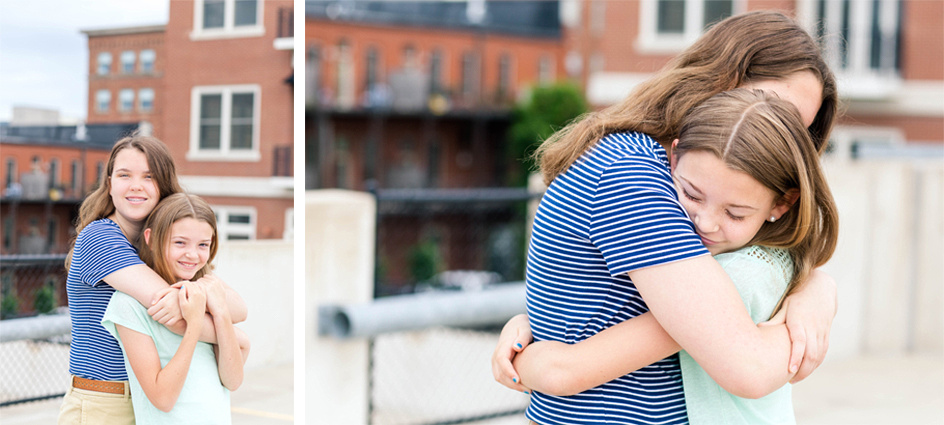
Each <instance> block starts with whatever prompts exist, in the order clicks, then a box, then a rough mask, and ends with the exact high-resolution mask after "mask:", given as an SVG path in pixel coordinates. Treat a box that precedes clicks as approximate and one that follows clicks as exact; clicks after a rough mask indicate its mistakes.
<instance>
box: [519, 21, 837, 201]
mask: <svg viewBox="0 0 944 425" xmlns="http://www.w3.org/2000/svg"><path fill="white" fill-rule="evenodd" d="M800 71H810V72H812V73H813V74H815V75H816V76H817V77H818V78H819V79H820V81H821V82H822V83H823V99H822V104H821V105H820V108H819V111H818V112H817V114H816V118H815V119H814V121H813V123H812V124H811V125H810V127H809V129H808V130H809V133H810V137H811V138H812V140H813V143H814V145H815V146H816V150H817V151H818V152H820V153H822V152H823V151H824V150H825V148H826V144H827V141H828V140H829V133H830V131H831V130H832V127H833V122H834V121H835V119H836V115H837V114H838V108H839V100H838V95H837V91H836V80H835V77H834V76H833V74H832V72H831V71H830V70H829V67H828V66H826V62H825V61H824V60H823V57H822V54H821V52H820V48H819V46H818V45H817V43H816V41H815V40H814V39H813V38H812V37H811V36H810V35H809V33H807V32H806V31H805V30H804V29H803V28H802V27H801V26H800V25H799V24H797V22H796V21H794V20H793V19H791V18H789V17H787V16H786V15H783V14H782V13H779V12H772V11H756V12H749V13H744V14H741V15H736V16H732V17H730V18H727V19H725V20H723V21H721V22H719V23H717V24H716V25H714V26H713V27H711V28H710V29H709V30H708V31H707V32H705V34H703V35H702V36H701V37H700V38H699V39H698V40H697V41H696V42H695V43H694V44H692V45H691V46H690V47H689V48H687V49H685V51H684V52H682V53H681V54H679V55H678V56H677V57H676V58H675V59H674V60H672V61H671V62H669V64H667V65H666V66H665V67H664V68H663V69H662V70H661V71H660V72H659V73H658V74H656V75H655V76H653V77H652V78H650V79H649V80H647V81H646V82H644V83H642V84H641V85H639V86H638V87H636V89H634V90H633V92H632V93H631V94H630V95H629V96H628V97H626V99H624V100H623V101H622V102H620V103H618V104H615V105H612V106H609V107H607V108H605V109H603V110H600V111H597V112H591V113H589V114H586V115H584V116H583V117H581V118H580V119H578V120H577V121H574V122H572V123H571V124H569V125H568V126H566V127H564V128H563V129H561V130H560V131H558V132H557V133H555V134H553V135H552V136H551V137H549V138H548V139H547V140H545V141H544V143H543V144H541V146H540V147H539V148H538V149H537V150H536V151H535V153H534V157H535V160H536V162H537V163H538V164H539V166H540V169H541V173H542V174H543V176H544V182H545V183H546V184H550V183H551V181H552V180H554V178H555V177H557V176H558V175H560V174H561V173H563V172H564V171H566V170H567V168H569V167H570V165H571V164H573V163H574V161H576V160H577V159H578V158H579V157H580V156H581V155H583V153H584V152H586V151H587V150H588V149H589V148H590V147H592V146H593V145H594V144H596V142H597V140H599V139H600V138H601V137H603V136H604V135H606V134H608V133H614V132H620V131H638V132H641V133H645V134H648V135H649V136H652V137H653V138H654V139H656V140H657V141H658V142H659V143H661V144H662V145H663V146H666V147H668V145H669V144H670V143H671V142H672V140H674V139H676V138H677V137H678V134H679V128H680V126H681V123H682V119H683V118H684V117H685V116H686V115H687V114H688V113H689V111H691V110H692V109H693V108H695V106H697V105H699V104H701V103H702V102H704V101H705V100H707V99H708V98H710V97H711V96H714V95H715V94H718V93H721V92H723V91H727V90H731V89H733V88H736V87H739V86H741V85H743V84H745V83H750V82H759V81H764V80H778V79H782V78H785V77H787V76H790V75H792V74H794V73H796V72H800Z"/></svg>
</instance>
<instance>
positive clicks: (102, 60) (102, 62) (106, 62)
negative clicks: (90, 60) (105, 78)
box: [95, 52, 111, 75]
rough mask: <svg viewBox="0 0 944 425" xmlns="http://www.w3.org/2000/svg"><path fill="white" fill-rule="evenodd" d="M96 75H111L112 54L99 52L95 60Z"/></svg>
mask: <svg viewBox="0 0 944 425" xmlns="http://www.w3.org/2000/svg"><path fill="white" fill-rule="evenodd" d="M95 63H96V66H95V74H97V75H108V74H110V73H111V52H99V53H98V57H97V58H96V59H95Z"/></svg>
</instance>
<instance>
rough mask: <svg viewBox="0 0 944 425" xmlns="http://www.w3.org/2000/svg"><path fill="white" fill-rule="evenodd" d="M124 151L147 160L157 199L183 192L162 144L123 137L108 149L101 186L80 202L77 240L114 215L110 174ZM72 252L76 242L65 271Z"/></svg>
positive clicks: (73, 240)
mask: <svg viewBox="0 0 944 425" xmlns="http://www.w3.org/2000/svg"><path fill="white" fill-rule="evenodd" d="M124 149H137V150H138V151H140V152H141V153H143V154H144V156H145V157H146V158H147V163H148V170H149V171H150V172H151V179H152V180H154V182H155V183H156V184H157V190H158V196H159V197H160V199H163V198H164V197H166V196H168V195H171V194H174V193H178V192H183V189H181V187H180V183H178V182H177V167H176V166H174V159H173V158H172V157H171V155H170V151H168V150H167V146H165V145H164V142H161V141H160V140H158V139H157V138H155V137H151V136H142V135H139V134H133V135H131V136H128V137H124V138H122V139H121V140H118V141H117V142H115V146H113V147H112V148H111V155H110V156H109V157H108V166H107V167H105V169H104V170H102V175H101V176H99V181H100V182H101V184H99V185H98V188H96V189H95V191H93V192H92V193H91V194H89V195H88V196H87V197H86V198H85V200H84V201H82V206H80V207H79V216H78V218H76V221H75V234H76V236H78V234H79V233H81V232H82V229H84V228H85V226H88V225H89V223H91V222H93V221H95V220H99V219H102V218H105V217H108V216H110V215H111V214H112V213H114V212H115V203H114V202H113V201H112V199H111V174H112V172H114V170H115V158H116V157H117V156H118V152H121V151H122V150H124ZM74 249H75V238H73V239H72V247H71V248H69V255H68V256H67V257H66V268H67V269H68V268H69V265H70V263H71V262H72V251H73V250H74Z"/></svg>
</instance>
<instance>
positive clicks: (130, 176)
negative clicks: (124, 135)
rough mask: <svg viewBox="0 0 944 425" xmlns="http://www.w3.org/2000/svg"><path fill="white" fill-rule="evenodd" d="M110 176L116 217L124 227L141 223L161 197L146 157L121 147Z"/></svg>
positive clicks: (134, 226)
mask: <svg viewBox="0 0 944 425" xmlns="http://www.w3.org/2000/svg"><path fill="white" fill-rule="evenodd" d="M108 178H109V184H110V185H111V188H110V190H109V193H110V195H111V201H112V203H113V204H114V205H115V218H116V219H117V221H118V222H119V224H121V225H122V228H128V227H129V226H126V225H130V227H131V228H136V227H137V226H140V225H141V224H142V223H144V220H145V219H147V216H148V215H149V214H151V211H153V210H154V207H155V206H157V202H158V201H159V200H160V199H159V198H160V192H159V191H158V188H157V183H156V182H155V181H154V180H153V179H152V178H151V170H150V169H149V167H148V162H147V156H145V155H144V153H143V152H141V151H139V150H137V149H131V148H129V149H122V150H121V151H120V152H118V153H117V154H116V155H115V164H114V167H113V169H112V173H111V175H110V176H109V177H108Z"/></svg>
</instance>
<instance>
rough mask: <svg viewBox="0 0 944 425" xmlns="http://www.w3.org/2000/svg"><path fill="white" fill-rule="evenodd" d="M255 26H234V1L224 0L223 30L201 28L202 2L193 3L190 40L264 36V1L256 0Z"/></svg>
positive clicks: (198, 0) (202, 0) (199, 0)
mask: <svg viewBox="0 0 944 425" xmlns="http://www.w3.org/2000/svg"><path fill="white" fill-rule="evenodd" d="M256 1H257V3H256V24H255V25H240V26H238V27H237V26H235V25H234V22H235V20H236V1H235V0H224V3H223V28H203V4H204V0H196V1H194V2H193V31H192V32H191V33H190V39H191V40H212V39H218V38H240V37H261V36H263V35H265V26H263V24H262V22H263V10H264V9H265V1H264V0H256Z"/></svg>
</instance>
